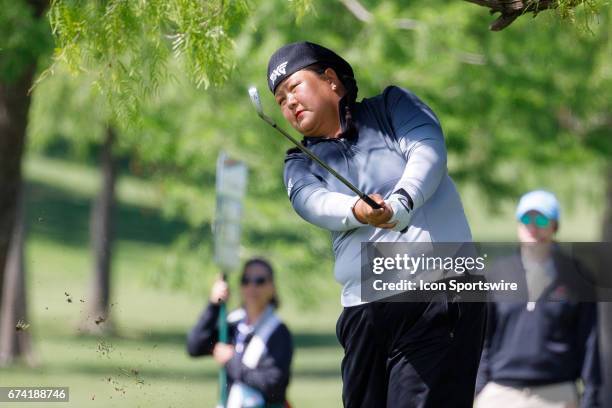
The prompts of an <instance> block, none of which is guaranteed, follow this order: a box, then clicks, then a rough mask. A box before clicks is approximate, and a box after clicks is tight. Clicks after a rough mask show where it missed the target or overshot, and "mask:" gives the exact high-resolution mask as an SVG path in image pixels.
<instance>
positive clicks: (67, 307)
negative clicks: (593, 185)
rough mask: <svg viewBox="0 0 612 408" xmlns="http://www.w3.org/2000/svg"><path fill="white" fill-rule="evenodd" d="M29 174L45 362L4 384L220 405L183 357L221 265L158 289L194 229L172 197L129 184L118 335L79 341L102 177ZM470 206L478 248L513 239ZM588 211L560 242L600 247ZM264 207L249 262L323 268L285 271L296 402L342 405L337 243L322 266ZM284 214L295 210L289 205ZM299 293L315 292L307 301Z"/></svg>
mask: <svg viewBox="0 0 612 408" xmlns="http://www.w3.org/2000/svg"><path fill="white" fill-rule="evenodd" d="M26 175H27V179H28V220H29V221H28V222H29V236H28V245H27V273H28V275H27V280H28V282H27V285H28V306H29V313H30V319H29V320H30V321H29V323H30V324H31V325H30V327H29V328H28V330H30V331H31V332H32V336H33V340H34V350H35V353H36V356H37V357H38V359H39V365H38V367H37V368H33V369H31V368H27V367H23V366H19V367H11V368H5V369H0V385H2V386H68V387H70V402H69V403H56V404H53V406H54V407H62V406H71V407H82V406H100V407H115V406H116V407H137V406H142V407H195V406H200V407H212V406H214V403H215V401H216V395H217V389H216V379H217V377H216V376H217V371H216V365H215V364H214V362H213V361H211V359H206V358H202V359H192V358H189V357H188V356H187V354H186V352H185V335H186V332H187V331H188V330H189V329H190V327H191V325H192V324H193V323H194V322H195V320H196V318H197V316H198V314H199V313H200V311H201V309H202V307H203V306H204V304H205V302H206V297H207V288H208V286H209V283H210V282H211V280H212V279H213V278H214V275H215V270H214V269H213V268H211V267H210V265H211V261H210V259H202V254H198V253H190V254H187V255H186V256H187V257H189V258H190V259H189V261H190V262H193V263H196V264H197V263H199V262H201V263H202V265H205V267H203V268H202V270H201V271H199V273H198V275H197V279H196V280H197V281H189V282H188V283H187V284H184V285H183V286H185V287H186V288H182V289H170V288H169V286H172V285H167V284H162V285H161V286H156V285H155V282H162V283H164V282H166V283H167V282H168V281H172V280H171V279H165V278H163V279H160V274H164V273H169V272H168V271H167V270H165V269H163V268H161V267H160V265H164V264H167V263H168V262H171V259H169V258H171V257H172V256H173V255H172V251H170V250H169V248H170V245H171V243H172V242H173V240H174V239H175V238H176V237H177V236H179V234H180V233H181V232H183V231H185V230H186V228H187V225H186V223H185V222H183V221H180V220H171V219H167V218H165V217H163V215H162V214H161V212H160V211H159V202H160V200H162V199H163V197H162V196H160V195H159V193H158V191H157V190H156V189H155V188H154V187H153V186H152V184H150V183H148V182H145V181H143V180H139V179H136V178H133V177H127V176H126V177H122V179H121V182H120V185H119V187H118V197H119V206H118V211H117V217H118V219H117V229H116V233H117V242H116V245H115V258H114V259H113V281H112V300H111V302H112V304H113V306H112V320H113V323H114V324H115V326H116V328H117V335H116V336H112V337H107V338H99V337H96V336H89V335H80V334H79V332H78V330H77V326H78V323H79V322H80V320H81V319H83V318H84V317H86V314H87V302H88V296H89V293H88V288H89V279H90V273H91V272H90V270H91V259H90V253H89V248H88V221H89V205H90V200H91V196H92V194H94V192H95V190H96V188H95V186H96V185H97V182H98V180H97V176H96V172H95V171H94V170H93V169H91V168H88V167H85V166H82V165H78V164H72V163H68V162H65V161H61V160H57V159H48V158H44V159H43V158H39V157H31V158H30V159H29V161H28V163H27V166H26ZM561 198H562V199H563V196H562V197H561ZM463 201H464V206H465V208H466V212H467V214H468V216H469V219H470V222H471V224H472V227H473V230H474V237H475V239H477V240H478V239H481V240H485V239H495V240H513V239H514V237H513V234H514V224H513V218H512V212H513V206H514V204H513V203H510V202H508V203H506V204H502V205H500V212H499V213H498V214H495V215H491V214H490V212H489V211H488V210H487V209H486V207H485V206H484V205H483V201H482V200H481V199H480V198H479V196H478V193H476V192H475V191H473V190H471V189H465V191H464V192H463ZM211 202H212V199H211ZM589 202H590V200H589V199H588V195H585V196H584V197H582V198H580V199H579V200H577V201H576V202H575V203H573V207H571V208H570V209H569V210H568V211H567V212H566V214H564V218H563V220H564V221H563V223H562V228H561V234H560V238H561V239H562V240H595V239H597V237H598V234H599V231H598V227H597V226H598V222H599V219H600V217H601V215H600V214H601V211H602V208H601V207H590V205H589ZM257 205H258V207H255V204H254V203H247V213H248V212H249V211H255V209H258V208H262V213H264V214H263V215H262V216H261V217H260V219H259V220H257V221H256V222H255V225H256V227H251V229H249V230H248V231H247V232H246V234H245V235H246V239H245V240H246V243H245V247H246V250H247V251H248V252H249V254H253V253H255V252H257V251H258V250H263V249H262V248H264V249H265V251H266V255H268V256H271V257H273V261H274V263H275V264H276V265H284V264H286V263H287V262H289V261H288V260H289V259H290V258H294V257H298V256H303V257H306V258H308V257H310V258H315V259H314V260H312V261H311V262H312V264H314V265H319V266H320V267H321V268H322V269H323V270H318V271H316V272H313V273H310V271H292V270H283V269H282V268H281V270H279V271H278V281H279V286H280V296H281V301H282V307H281V310H280V314H281V316H282V317H283V318H284V319H285V321H286V322H287V324H288V326H289V327H290V329H291V330H292V332H293V335H294V341H295V345H296V354H295V359H294V364H293V376H292V383H291V387H290V390H289V397H290V400H291V401H292V403H293V404H294V406H296V407H337V406H340V405H341V402H340V401H341V400H340V394H341V380H340V370H339V367H340V360H341V357H342V351H341V348H340V346H339V345H338V343H337V341H336V338H335V332H334V327H335V321H336V318H337V316H338V314H339V312H340V305H339V289H340V288H339V285H337V284H336V283H335V282H334V281H333V277H332V272H331V270H330V266H331V254H330V253H329V249H328V246H329V242H328V241H325V240H322V242H321V247H322V248H323V249H322V251H326V252H325V253H327V255H326V257H324V258H323V259H322V260H321V261H320V263H319V260H318V259H316V255H312V254H304V253H302V252H300V239H301V238H300V237H302V236H304V235H300V234H302V233H304V234H309V233H310V232H309V231H311V229H309V228H310V227H306V225H305V223H304V222H303V221H301V220H298V219H297V216H295V215H294V214H293V213H291V212H285V213H283V214H282V215H281V216H278V217H274V216H273V214H274V211H271V210H270V214H272V215H267V214H265V212H266V211H267V209H268V210H269V209H271V208H272V206H273V205H275V204H274V200H270V201H269V202H264V203H259V204H257ZM278 205H279V206H281V205H282V206H284V207H283V209H284V210H286V209H287V204H286V199H285V200H284V201H283V203H282V204H278ZM288 223H289V224H288ZM302 229H303V230H306V231H305V232H304V231H302ZM298 230H299V231H298ZM268 233H269V234H276V235H275V236H277V237H286V243H283V242H284V241H282V240H280V239H277V240H276V241H272V243H271V244H269V245H267V244H266V243H265V242H263V243H262V242H260V241H265V239H266V237H267V236H268V235H267V234H268ZM283 234H284V235H283ZM305 236H306V237H308V236H309V235H305ZM189 276H190V279H193V278H194V276H192V275H189ZM233 283H235V281H233ZM300 291H301V292H312V293H310V294H309V295H308V296H305V295H304V294H303V293H302V294H299V293H300ZM296 293H298V294H297V295H296ZM68 299H70V300H71V301H70V302H69V301H68ZM234 302H235V299H234ZM2 406H10V405H6V404H2ZM14 406H18V407H27V406H34V407H38V406H41V405H40V404H36V403H30V404H25V403H19V404H14Z"/></svg>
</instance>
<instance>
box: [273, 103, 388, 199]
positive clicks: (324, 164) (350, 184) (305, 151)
mask: <svg viewBox="0 0 612 408" xmlns="http://www.w3.org/2000/svg"><path fill="white" fill-rule="evenodd" d="M261 118H262V119H263V120H265V121H266V122H268V124H270V125H271V126H272V127H273V128H274V129H276V130H278V131H279V132H280V133H281V134H282V135H283V136H285V137H286V138H287V139H289V140H290V141H291V143H293V144H294V145H295V146H296V147H297V148H298V149H300V150H301V151H302V152H304V153H305V154H306V155H307V156H308V157H310V158H311V159H312V160H314V161H316V162H317V163H319V165H320V166H321V167H323V168H324V169H325V170H327V171H329V172H330V173H331V174H332V175H333V176H334V177H336V178H337V179H338V180H340V181H341V182H342V183H343V184H344V185H345V186H347V187H348V188H350V189H351V191H353V192H354V193H355V194H357V195H358V196H359V197H360V198H361V199H362V200H363V201H365V203H366V204H368V205H369V206H370V207H372V208H373V209H375V210H378V209H380V208H382V207H381V206H380V204H378V203H377V202H376V201H374V200H372V198H370V197H369V196H367V195H366V194H365V193H363V192H362V191H361V190H359V189H358V188H357V187H355V186H354V185H353V183H351V182H350V181H348V180H347V179H345V178H344V177H343V176H342V175H340V174H339V173H338V172H336V170H334V169H332V168H331V167H329V166H328V165H327V164H326V163H324V162H323V161H322V160H321V159H319V158H318V157H317V156H316V155H315V154H314V153H312V152H311V151H310V149H308V148H306V147H305V146H304V145H302V144H301V143H300V142H299V141H298V140H296V139H295V138H294V137H293V136H291V135H290V134H289V133H287V132H285V131H284V130H283V129H282V128H280V127H278V125H277V124H276V122H274V121H273V120H272V119H270V118H268V117H267V116H265V115H261Z"/></svg>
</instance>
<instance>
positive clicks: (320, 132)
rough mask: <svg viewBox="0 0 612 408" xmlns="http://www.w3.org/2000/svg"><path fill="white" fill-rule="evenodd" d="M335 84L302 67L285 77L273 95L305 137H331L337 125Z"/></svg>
mask: <svg viewBox="0 0 612 408" xmlns="http://www.w3.org/2000/svg"><path fill="white" fill-rule="evenodd" d="M334 89H336V85H334V83H333V80H331V79H329V78H328V77H327V76H325V75H319V74H317V73H316V72H313V71H309V70H301V71H297V72H295V73H294V74H293V75H291V76H289V77H288V78H286V79H285V80H284V81H283V82H281V84H280V85H279V86H278V88H277V89H276V93H275V94H274V97H275V99H276V103H278V105H279V106H280V108H281V111H282V113H283V116H284V117H285V119H287V121H288V122H289V123H290V124H291V126H293V128H294V129H296V130H297V131H298V132H300V133H301V134H303V135H304V136H328V133H330V132H331V131H333V127H334V126H336V127H337V123H338V120H339V119H338V101H339V100H340V97H339V95H338V94H337V92H335V91H334Z"/></svg>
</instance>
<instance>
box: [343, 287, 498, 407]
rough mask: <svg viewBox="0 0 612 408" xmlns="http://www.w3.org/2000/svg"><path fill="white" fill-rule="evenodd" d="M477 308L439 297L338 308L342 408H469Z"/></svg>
mask: <svg viewBox="0 0 612 408" xmlns="http://www.w3.org/2000/svg"><path fill="white" fill-rule="evenodd" d="M485 318H486V306H485V304H484V303H467V302H466V303H460V302H457V301H454V300H449V296H448V295H447V294H446V293H439V294H437V295H436V298H435V299H434V300H433V301H431V302H424V303H392V302H391V303H383V302H374V303H367V304H364V305H360V306H354V307H347V308H344V310H343V311H342V314H341V315H340V318H339V319H338V323H337V325H336V335H337V336H338V339H339V340H340V343H341V344H342V347H344V358H343V360H342V381H343V389H342V400H343V402H344V406H345V407H346V408H356V407H364V408H366V407H367V408H377V407H388V408H430V407H431V408H438V407H439V408H471V407H472V405H473V400H474V386H475V382H476V373H477V371H478V364H479V362H480V353H481V350H482V342H483V337H484V325H485Z"/></svg>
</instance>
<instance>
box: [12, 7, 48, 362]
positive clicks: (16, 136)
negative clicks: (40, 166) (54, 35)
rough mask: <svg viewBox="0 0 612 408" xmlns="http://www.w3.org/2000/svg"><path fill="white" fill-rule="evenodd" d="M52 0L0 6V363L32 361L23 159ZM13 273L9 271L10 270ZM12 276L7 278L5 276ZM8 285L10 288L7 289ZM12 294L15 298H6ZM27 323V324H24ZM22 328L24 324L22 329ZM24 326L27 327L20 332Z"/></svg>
mask: <svg viewBox="0 0 612 408" xmlns="http://www.w3.org/2000/svg"><path fill="white" fill-rule="evenodd" d="M46 7H47V2H46V1H37V0H30V1H23V2H22V1H20V2H17V3H16V4H14V3H13V2H10V1H7V0H3V1H2V2H1V4H0V9H1V10H2V12H0V30H2V31H1V32H0V38H2V40H3V42H2V43H0V53H1V54H0V55H1V58H0V135H1V137H0V305H2V310H1V311H0V319H1V321H0V327H1V331H2V334H1V336H2V337H1V338H0V340H2V348H1V349H0V353H1V356H0V360H1V361H0V363H2V364H6V363H9V362H10V361H12V360H13V358H14V357H15V356H17V355H19V354H23V355H24V356H25V357H26V359H27V360H28V361H30V362H33V360H32V354H31V352H30V338H29V331H27V330H21V329H24V328H27V327H26V325H27V323H25V322H27V319H26V292H25V282H24V281H25V276H24V274H25V272H24V266H23V251H24V249H23V245H24V234H25V230H24V228H25V227H24V219H23V215H22V213H23V211H21V210H20V209H19V208H20V205H21V206H22V204H20V199H19V197H20V195H21V194H22V193H21V190H22V176H21V159H22V157H23V151H24V146H25V136H26V127H27V123H28V110H29V106H30V94H29V92H28V90H29V89H30V87H31V86H32V81H33V78H34V75H35V71H36V66H37V62H38V58H39V56H40V55H41V54H43V53H44V52H45V50H46V49H47V47H48V46H49V44H50V41H49V35H48V30H47V29H46V27H45V24H44V22H43V13H44V11H45V9H46ZM7 271H8V272H7ZM5 275H6V276H5ZM5 282H7V283H8V285H7V288H5V287H4V284H5ZM6 291H9V296H7V295H6V294H5V292H6ZM20 322H21V323H20ZM20 324H21V326H20ZM20 327H21V329H19V328H20Z"/></svg>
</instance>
